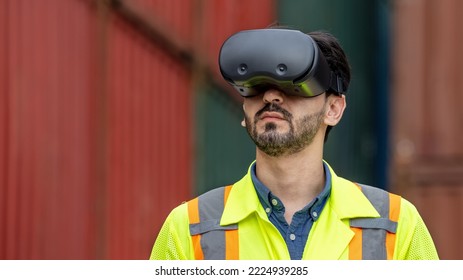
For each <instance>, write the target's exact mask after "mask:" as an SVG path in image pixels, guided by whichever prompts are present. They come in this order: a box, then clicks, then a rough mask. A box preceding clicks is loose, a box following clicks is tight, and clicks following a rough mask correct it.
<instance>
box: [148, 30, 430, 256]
mask: <svg viewBox="0 0 463 280" xmlns="http://www.w3.org/2000/svg"><path fill="white" fill-rule="evenodd" d="M219 62H220V70H221V73H222V75H223V76H224V78H225V79H226V80H227V81H228V82H229V83H230V84H232V85H233V86H234V87H235V88H236V89H237V91H238V92H239V93H240V94H241V95H242V96H243V97H244V102H243V111H244V120H243V122H242V125H243V126H244V127H246V129H247V131H248V133H249V135H250V137H251V138H252V140H253V141H254V143H255V144H256V147H257V148H256V160H255V162H253V163H252V164H251V166H250V168H249V171H248V173H247V174H246V175H245V176H244V177H243V178H242V179H241V180H240V181H238V182H236V183H235V184H234V185H232V186H227V187H224V188H219V189H215V190H212V191H210V192H207V193H206V194H203V195H201V196H199V197H198V198H195V199H193V200H191V201H189V202H188V203H184V204H182V205H180V206H178V207H177V208H176V209H174V210H173V211H172V212H171V214H170V215H169V216H168V218H167V219H166V221H165V223H164V225H163V227H162V229H161V231H160V233H159V236H158V238H157V239H156V242H155V244H154V247H153V250H152V253H151V257H150V258H151V259H438V255H437V252H436V249H435V246H434V244H433V241H432V238H431V236H430V234H429V232H428V230H427V228H426V226H425V224H424V222H423V220H422V219H421V217H420V215H419V213H418V212H417V210H416V208H415V207H414V206H413V205H412V204H411V203H410V202H408V201H407V200H405V199H403V198H401V197H400V196H397V195H394V194H390V193H387V192H385V191H383V190H380V189H377V188H374V187H369V186H365V185H360V184H356V183H353V182H350V181H348V180H346V179H343V178H341V177H338V176H337V175H336V174H335V173H334V171H333V170H332V169H331V167H330V166H329V165H328V163H326V162H325V161H323V146H324V142H325V140H326V137H327V135H328V133H329V131H330V129H331V128H332V127H334V126H335V125H336V124H337V123H338V122H339V121H340V120H341V118H342V115H343V112H344V110H345V108H346V98H345V93H346V91H347V87H348V85H349V81H350V68H349V65H348V62H347V59H346V56H345V54H344V51H343V50H342V48H341V46H340V45H339V43H338V41H337V40H336V38H334V37H333V36H332V35H330V34H328V33H323V32H314V33H309V34H308V35H306V34H304V33H302V32H300V31H297V30H289V29H260V30H248V31H242V32H239V33H237V34H235V35H233V36H231V37H230V38H229V39H228V40H227V41H226V42H225V43H224V45H223V46H222V49H221V53H220V58H219Z"/></svg>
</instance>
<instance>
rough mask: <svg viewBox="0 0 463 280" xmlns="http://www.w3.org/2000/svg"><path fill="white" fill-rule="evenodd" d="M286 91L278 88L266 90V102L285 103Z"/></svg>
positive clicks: (264, 98) (264, 97)
mask: <svg viewBox="0 0 463 280" xmlns="http://www.w3.org/2000/svg"><path fill="white" fill-rule="evenodd" d="M283 97H284V93H283V92H282V91H279V90H278V89H273V88H272V89H268V90H266V91H265V92H264V96H263V100H264V103H278V104H281V103H283Z"/></svg>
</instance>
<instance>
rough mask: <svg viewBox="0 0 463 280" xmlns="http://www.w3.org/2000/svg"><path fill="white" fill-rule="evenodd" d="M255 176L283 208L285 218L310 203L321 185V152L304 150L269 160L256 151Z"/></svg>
mask: <svg viewBox="0 0 463 280" xmlns="http://www.w3.org/2000/svg"><path fill="white" fill-rule="evenodd" d="M256 175H257V177H258V178H259V180H260V181H261V182H262V183H264V184H265V185H266V186H267V187H268V188H269V189H270V191H271V192H272V193H273V194H275V195H276V196H277V197H278V198H280V199H281V200H282V202H283V204H284V205H285V209H286V212H285V217H286V220H287V221H289V222H290V221H291V218H292V216H293V214H294V213H295V212H297V211H299V210H300V209H302V208H303V207H304V206H306V205H307V204H308V203H309V202H310V201H312V200H313V199H314V198H315V197H316V196H317V195H318V194H319V193H320V192H321V191H322V190H323V187H324V185H325V172H324V168H323V151H322V149H319V150H314V149H313V148H311V147H310V146H309V147H306V148H305V149H304V150H302V151H300V152H298V153H296V154H292V155H286V156H280V157H271V156H268V155H267V154H265V153H263V152H262V151H260V150H257V154H256Z"/></svg>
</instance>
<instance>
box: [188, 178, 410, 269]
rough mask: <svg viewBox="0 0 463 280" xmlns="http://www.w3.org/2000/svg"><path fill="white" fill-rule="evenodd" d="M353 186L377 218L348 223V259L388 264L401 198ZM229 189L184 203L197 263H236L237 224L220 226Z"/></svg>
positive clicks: (392, 253)
mask: <svg viewBox="0 0 463 280" xmlns="http://www.w3.org/2000/svg"><path fill="white" fill-rule="evenodd" d="M357 186H358V187H359V188H360V189H361V190H362V192H363V194H364V195H365V196H366V197H367V198H368V200H369V201H370V203H371V204H372V205H373V206H374V207H375V209H376V210H377V211H378V213H379V214H380V217H377V218H354V219H350V223H349V224H350V228H351V230H352V231H353V232H354V237H353V238H352V240H351V241H350V243H349V259H351V260H362V259H363V260H386V259H387V260H391V259H392V258H393V255H394V247H395V239H396V232H397V221H398V219H399V213H400V201H401V198H400V196H398V195H395V194H391V193H388V192H386V191H384V190H381V189H378V188H374V187H371V186H367V185H361V184H357ZM231 188H232V186H231V185H230V186H226V187H221V188H217V189H214V190H212V191H209V192H207V193H205V194H203V195H201V196H199V197H197V198H195V199H193V200H191V201H189V202H188V216H189V220H190V224H189V228H190V235H191V238H192V242H193V249H194V255H195V259H197V260H203V259H206V260H237V259H239V235H238V234H239V229H238V224H233V225H227V226H221V225H220V219H221V217H222V214H223V210H224V208H225V205H226V203H227V198H228V194H229V193H230V190H231Z"/></svg>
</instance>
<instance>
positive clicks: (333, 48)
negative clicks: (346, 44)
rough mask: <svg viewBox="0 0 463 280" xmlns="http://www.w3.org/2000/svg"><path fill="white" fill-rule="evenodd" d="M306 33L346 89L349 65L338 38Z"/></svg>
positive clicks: (321, 32)
mask: <svg viewBox="0 0 463 280" xmlns="http://www.w3.org/2000/svg"><path fill="white" fill-rule="evenodd" d="M307 35H309V36H310V37H312V39H313V40H314V41H315V42H316V43H317V45H318V47H319V48H320V50H321V51H322V53H323V55H324V56H325V58H326V61H327V62H328V65H329V66H330V68H331V71H333V72H334V73H335V74H336V75H338V76H339V77H341V78H342V81H343V86H344V88H345V89H346V91H347V89H348V88H349V83H350V66H349V62H348V61H347V56H346V54H345V53H344V50H343V49H342V47H341V45H340V44H339V41H338V39H336V37H334V36H333V35H332V34H330V33H328V32H324V31H314V32H310V33H308V34H307ZM333 93H334V92H327V93H326V95H327V96H329V95H330V94H333ZM332 128H333V127H332V126H328V128H327V129H326V133H325V142H326V140H328V134H329V133H330V131H331V129H332Z"/></svg>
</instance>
